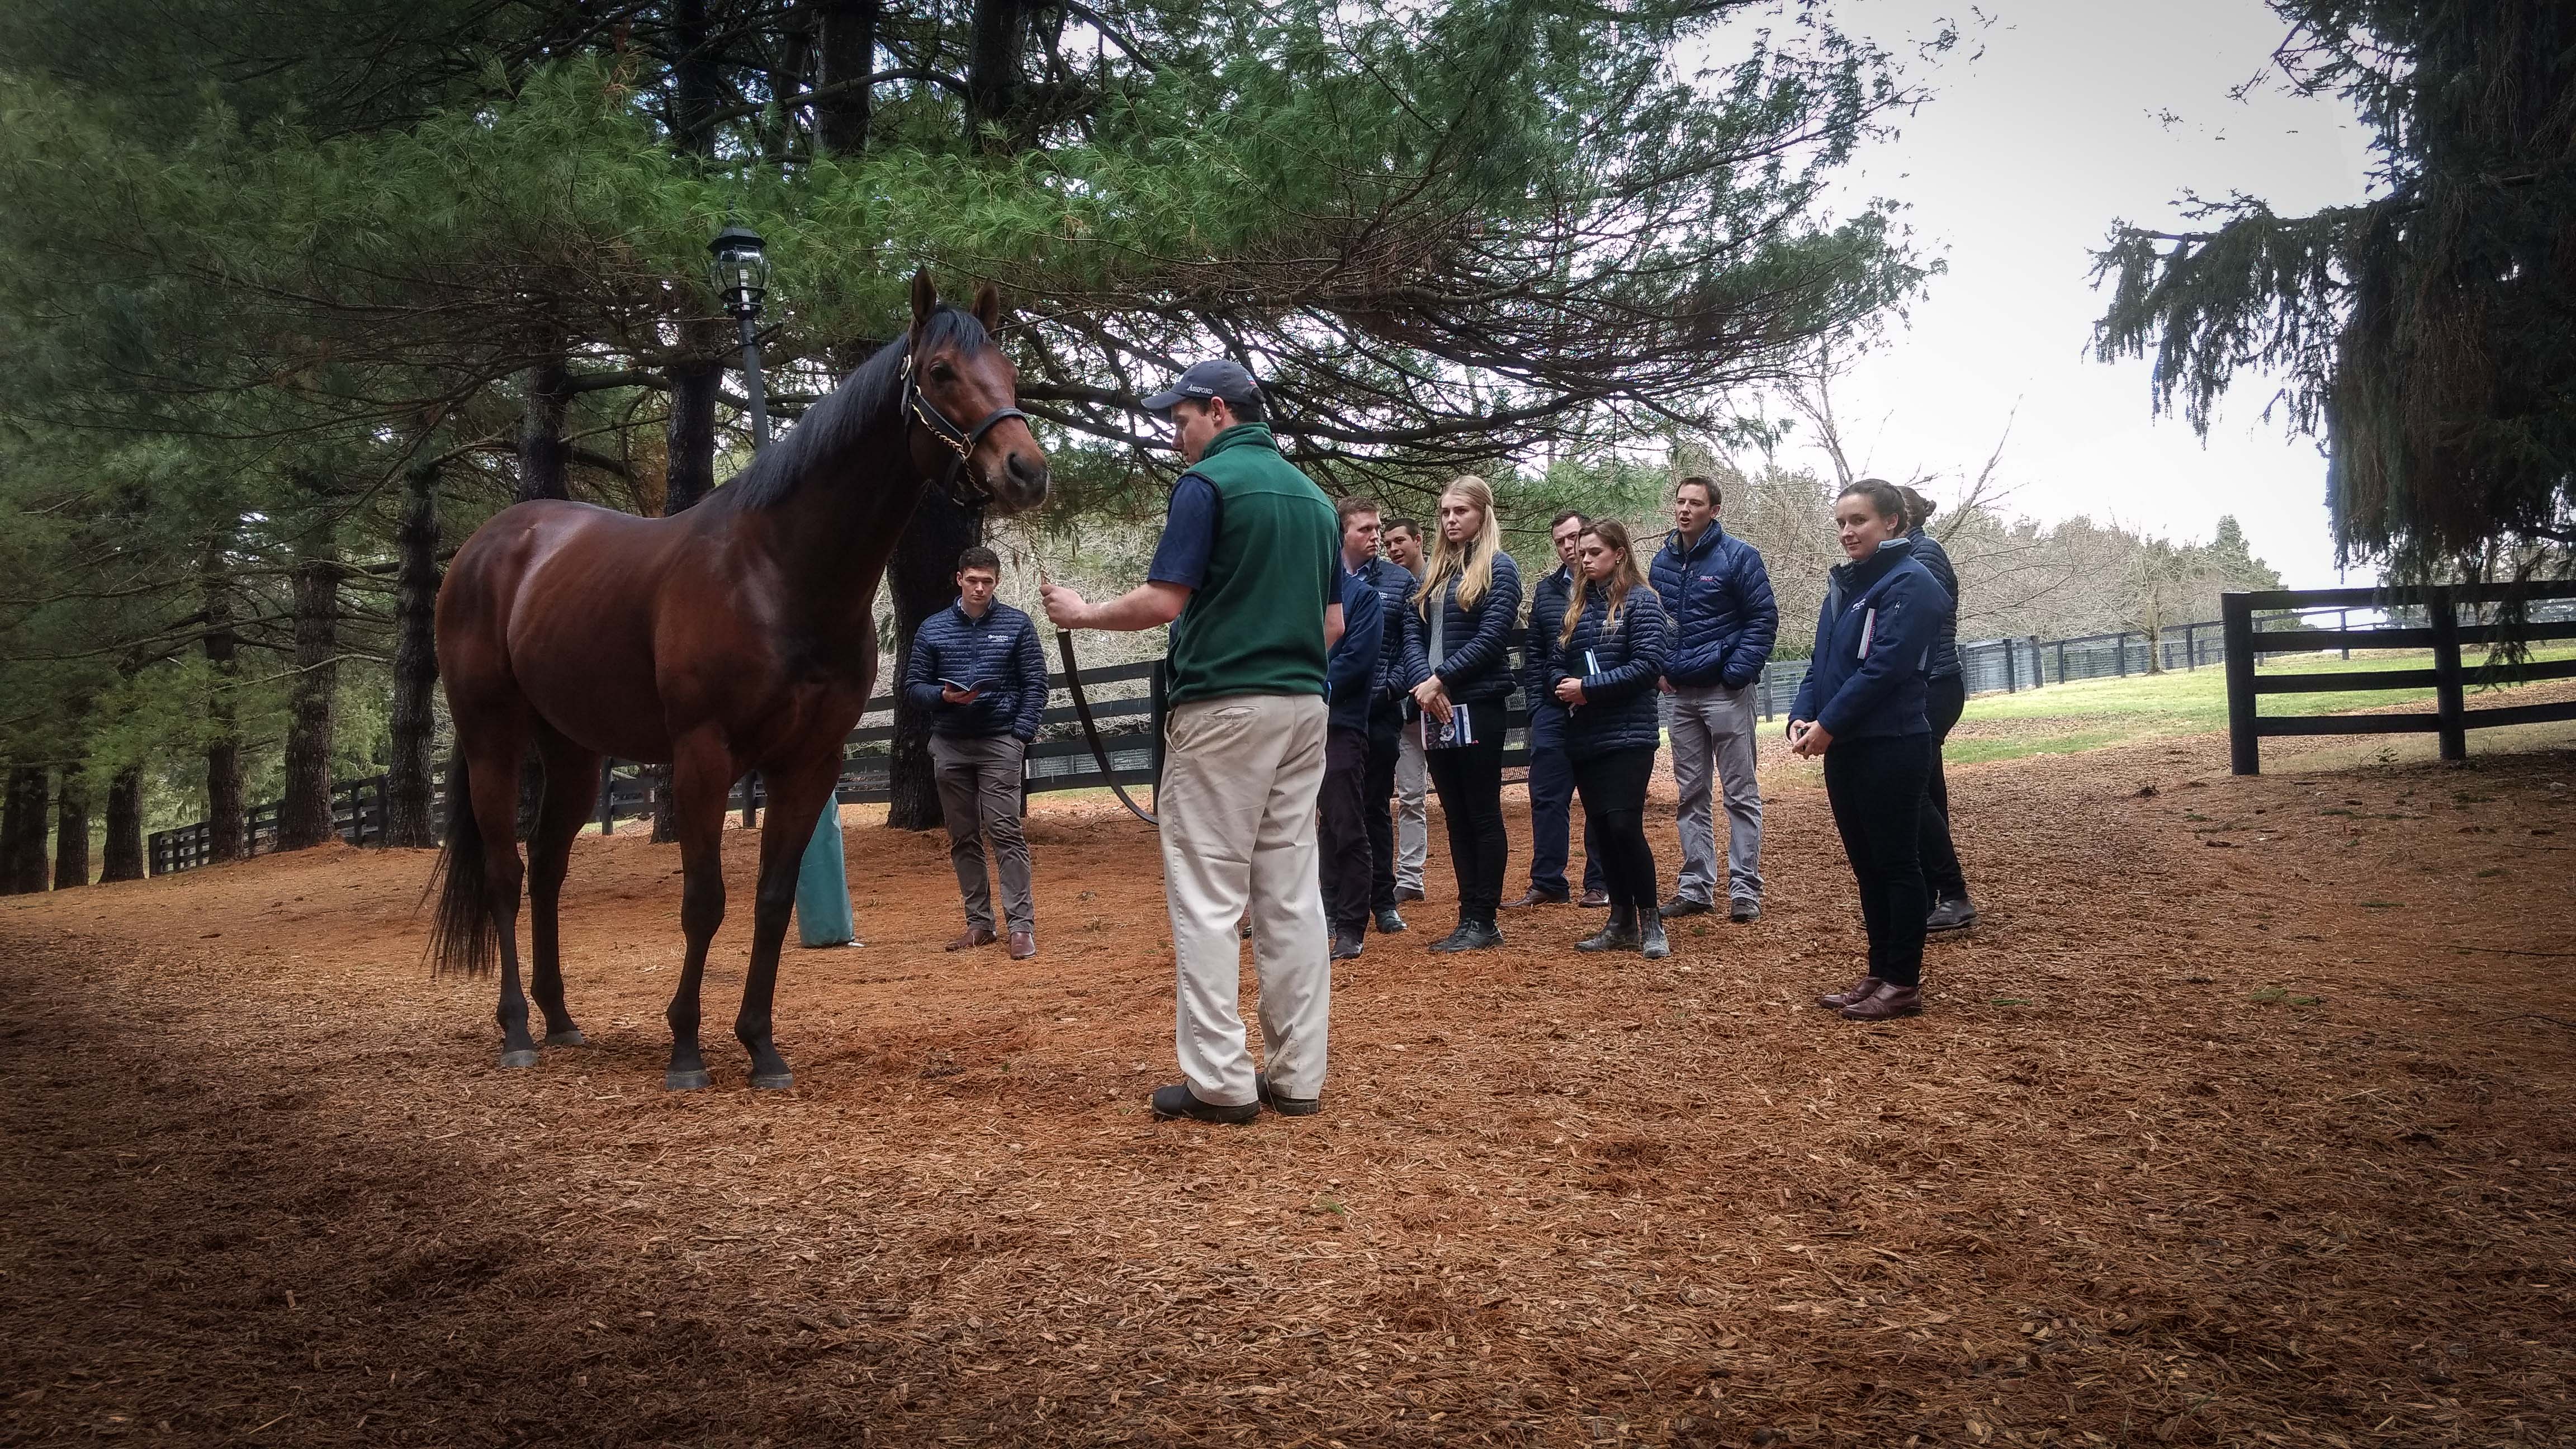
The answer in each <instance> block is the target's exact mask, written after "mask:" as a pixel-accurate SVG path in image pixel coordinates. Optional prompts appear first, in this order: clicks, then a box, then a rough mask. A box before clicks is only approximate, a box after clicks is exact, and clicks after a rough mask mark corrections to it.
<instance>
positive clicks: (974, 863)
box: [930, 735, 1037, 931]
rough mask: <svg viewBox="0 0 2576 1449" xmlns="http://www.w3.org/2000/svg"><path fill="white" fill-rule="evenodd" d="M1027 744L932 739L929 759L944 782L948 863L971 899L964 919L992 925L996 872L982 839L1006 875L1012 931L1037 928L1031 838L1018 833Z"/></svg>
mask: <svg viewBox="0 0 2576 1449" xmlns="http://www.w3.org/2000/svg"><path fill="white" fill-rule="evenodd" d="M1027 752H1028V746H1026V745H1024V744H1021V743H1020V742H1019V740H1018V738H1017V737H1016V736H1012V735H994V736H992V737H991V738H989V739H980V740H977V739H951V738H949V737H948V736H946V735H932V736H931V737H930V764H931V768H932V770H933V772H934V773H935V774H936V776H937V778H938V781H939V814H940V816H941V818H942V819H944V820H945V821H946V822H947V825H948V863H949V864H950V865H952V866H954V867H955V868H956V870H957V893H958V895H960V896H961V897H963V898H964V899H965V902H966V924H967V925H969V926H972V927H974V928H975V929H976V930H979V931H989V930H991V929H993V897H992V885H991V876H990V875H989V874H988V873H987V872H986V870H985V869H984V842H985V840H986V839H987V838H989V839H990V840H991V841H992V843H993V863H994V864H995V865H998V866H1000V867H1001V873H1002V919H1003V920H1004V921H1006V922H1008V923H1009V926H1010V929H1012V930H1014V931H1034V930H1036V929H1037V906H1036V904H1035V903H1034V902H1033V901H1031V899H1030V898H1029V843H1028V841H1027V840H1026V839H1025V838H1024V837H1023V836H1022V835H1021V834H1020V760H1021V758H1022V756H1024V755H1025V754H1027Z"/></svg>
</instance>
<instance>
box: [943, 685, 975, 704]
mask: <svg viewBox="0 0 2576 1449" xmlns="http://www.w3.org/2000/svg"><path fill="white" fill-rule="evenodd" d="M983 696H984V691H982V690H980V689H959V688H958V687H957V686H955V685H953V684H951V685H943V686H941V687H940V690H939V697H940V698H941V699H944V700H946V701H948V702H949V703H950V704H973V703H974V702H975V701H976V700H978V699H981V698H983Z"/></svg>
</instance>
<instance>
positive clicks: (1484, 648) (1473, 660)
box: [1404, 553, 1521, 704]
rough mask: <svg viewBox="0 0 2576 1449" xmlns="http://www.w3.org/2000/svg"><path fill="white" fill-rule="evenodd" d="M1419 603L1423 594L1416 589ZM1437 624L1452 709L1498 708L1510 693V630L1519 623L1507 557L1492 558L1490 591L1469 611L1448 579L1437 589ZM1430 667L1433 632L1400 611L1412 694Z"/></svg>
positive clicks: (1517, 583) (1416, 611)
mask: <svg viewBox="0 0 2576 1449" xmlns="http://www.w3.org/2000/svg"><path fill="white" fill-rule="evenodd" d="M1413 592H1414V595H1415V598H1416V600H1417V601H1418V600H1419V598H1420V595H1421V593H1422V590H1421V588H1420V587H1419V586H1417V587H1416V588H1415V589H1414V591H1413ZM1434 607H1435V608H1436V609H1437V610H1438V614H1439V618H1440V620H1441V625H1440V630H1441V641H1440V642H1441V645H1442V648H1443V649H1444V650H1445V651H1446V654H1445V657H1444V658H1443V659H1442V660H1441V664H1440V668H1439V670H1438V671H1437V673H1438V674H1439V675H1440V682H1441V683H1442V684H1443V685H1444V686H1445V687H1446V688H1447V689H1448V691H1449V702H1450V703H1451V704H1500V703H1502V702H1503V701H1504V700H1505V699H1507V698H1509V697H1510V696H1511V692H1512V684H1513V679H1512V626H1513V625H1514V624H1516V623H1518V622H1519V621H1520V612H1521V570H1520V565H1518V564H1516V563H1513V562H1512V556H1511V555H1510V554H1507V553H1497V554H1495V555H1494V583H1493V587H1491V588H1489V589H1487V590H1485V596H1484V597H1483V598H1481V599H1478V600H1477V601H1476V607H1475V608H1473V609H1462V608H1459V607H1458V581H1457V580H1456V579H1455V578H1452V579H1450V580H1449V582H1447V583H1446V584H1443V585H1442V586H1441V590H1440V599H1439V602H1438V603H1437V604H1436V605H1434ZM1433 673H1434V671H1433V669H1432V667H1431V626H1430V625H1429V624H1428V623H1426V622H1424V620H1423V617H1422V610H1421V609H1420V608H1418V607H1415V605H1414V604H1412V603H1408V604H1407V605H1406V606H1405V610H1404V687H1405V688H1407V689H1411V688H1413V687H1414V686H1415V685H1418V684H1420V683H1422V681H1424V680H1426V679H1429V678H1430V677H1431V676H1432V674H1433Z"/></svg>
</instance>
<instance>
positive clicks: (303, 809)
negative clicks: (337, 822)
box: [277, 524, 340, 850]
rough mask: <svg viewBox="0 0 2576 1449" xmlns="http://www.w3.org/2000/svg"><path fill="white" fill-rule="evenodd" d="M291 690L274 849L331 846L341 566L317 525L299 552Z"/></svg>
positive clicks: (323, 529) (326, 535)
mask: <svg viewBox="0 0 2576 1449" xmlns="http://www.w3.org/2000/svg"><path fill="white" fill-rule="evenodd" d="M297 552H298V554H300V555H301V557H299V558H298V559H297V560H296V564H295V584H294V587H295V687H294V689H293V691H292V692H291V694H290V697H289V698H290V702H289V705H288V714H287V722H286V798H285V799H284V800H283V801H281V802H280V803H279V805H278V807H277V848H278V849H280V850H303V849H306V848H308V847H311V846H316V845H323V844H327V843H329V842H330V841H331V840H332V839H333V838H334V837H335V836H336V835H337V834H338V831H337V829H336V827H334V825H333V824H332V821H331V723H332V702H333V695H334V694H335V693H336V692H337V686H338V685H339V682H340V664H339V655H340V560H339V559H338V558H337V557H335V552H336V548H335V544H334V542H333V540H332V538H331V536H330V530H329V529H328V528H327V527H325V526H322V525H319V524H317V525H316V526H315V528H314V531H313V532H312V533H311V534H309V535H308V536H307V540H306V541H305V542H304V543H302V544H300V545H299V546H298V548H297Z"/></svg>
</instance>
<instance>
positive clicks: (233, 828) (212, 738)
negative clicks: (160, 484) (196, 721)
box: [198, 528, 249, 861]
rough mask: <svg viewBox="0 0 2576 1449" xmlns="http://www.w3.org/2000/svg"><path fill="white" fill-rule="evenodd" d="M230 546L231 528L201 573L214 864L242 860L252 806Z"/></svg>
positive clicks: (209, 552)
mask: <svg viewBox="0 0 2576 1449" xmlns="http://www.w3.org/2000/svg"><path fill="white" fill-rule="evenodd" d="M231 542H232V536H231V530H230V529H229V528H227V529H225V530H224V531H223V532H220V533H218V534H216V535H215V538H214V541H213V542H211V543H209V544H208V545H207V546H206V557H205V562H204V565H203V566H202V568H201V569H200V570H199V574H198V577H199V581H200V585H201V587H202V590H203V592H204V594H205V606H206V663H207V665H208V666H210V667H211V668H212V669H213V671H214V676H215V680H214V687H213V689H212V690H210V691H209V692H208V694H207V696H206V720H207V724H208V729H207V731H206V831H207V837H208V838H207V843H206V858H207V859H208V860H210V861H227V860H239V859H241V858H242V856H243V855H244V854H245V853H246V852H247V848H248V841H247V840H246V839H245V835H246V832H247V830H248V828H249V822H248V804H247V802H245V801H244V800H243V799H242V768H241V736H240V734H239V732H238V729H237V726H236V716H235V708H236V704H235V701H234V699H233V687H234V681H235V680H236V679H237V678H238V677H239V675H240V671H241V666H240V663H239V662H238V658H237V656H238V655H239V653H240V641H239V640H238V639H237V638H236V637H235V636H234V634H233V630H232V621H233V596H232V579H231V577H230V575H229V574H228V573H227V571H226V569H225V565H224V557H225V554H226V552H227V551H228V549H229V546H230V544H231Z"/></svg>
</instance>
